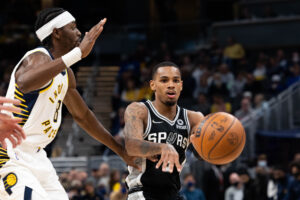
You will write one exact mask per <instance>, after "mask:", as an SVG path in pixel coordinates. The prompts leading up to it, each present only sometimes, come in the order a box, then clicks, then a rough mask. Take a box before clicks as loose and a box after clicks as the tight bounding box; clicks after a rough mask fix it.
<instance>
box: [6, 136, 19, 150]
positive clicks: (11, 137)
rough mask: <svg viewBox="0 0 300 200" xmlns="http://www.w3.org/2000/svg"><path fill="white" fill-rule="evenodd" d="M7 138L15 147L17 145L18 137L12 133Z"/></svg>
mask: <svg viewBox="0 0 300 200" xmlns="http://www.w3.org/2000/svg"><path fill="white" fill-rule="evenodd" d="M7 139H8V140H9V141H10V142H11V144H12V145H13V148H15V147H16V146H17V144H18V143H17V141H16V139H15V138H14V137H13V136H12V134H11V135H9V136H7Z"/></svg>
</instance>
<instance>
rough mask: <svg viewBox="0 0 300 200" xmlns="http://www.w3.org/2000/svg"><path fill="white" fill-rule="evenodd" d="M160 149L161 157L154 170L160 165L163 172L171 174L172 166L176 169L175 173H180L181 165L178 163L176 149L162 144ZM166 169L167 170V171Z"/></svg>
mask: <svg viewBox="0 0 300 200" xmlns="http://www.w3.org/2000/svg"><path fill="white" fill-rule="evenodd" d="M162 145H163V146H162V149H161V157H160V160H159V161H158V163H157V164H156V168H157V169H158V168H159V167H160V166H161V164H162V171H163V172H167V171H168V172H170V173H173V169H174V164H175V166H176V168H177V171H178V172H180V171H181V165H180V163H179V155H178V153H177V151H176V149H175V148H174V147H173V145H171V144H162ZM167 168H168V170H167Z"/></svg>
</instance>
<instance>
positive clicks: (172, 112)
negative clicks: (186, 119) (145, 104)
mask: <svg viewBox="0 0 300 200" xmlns="http://www.w3.org/2000/svg"><path fill="white" fill-rule="evenodd" d="M152 103H153V105H154V107H155V109H156V110H157V111H158V112H159V113H160V114H161V115H163V116H165V117H166V118H168V119H169V120H173V119H174V118H175V116H176V111H177V110H176V108H177V104H174V105H173V106H167V105H165V104H164V103H162V102H160V101H157V100H154V101H153V102H152Z"/></svg>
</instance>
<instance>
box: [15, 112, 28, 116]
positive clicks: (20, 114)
mask: <svg viewBox="0 0 300 200" xmlns="http://www.w3.org/2000/svg"><path fill="white" fill-rule="evenodd" d="M14 113H15V112H14ZM15 114H17V115H23V116H26V117H29V115H25V114H23V113H15Z"/></svg>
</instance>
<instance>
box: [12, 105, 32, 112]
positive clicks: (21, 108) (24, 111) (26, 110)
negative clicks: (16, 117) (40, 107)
mask: <svg viewBox="0 0 300 200" xmlns="http://www.w3.org/2000/svg"><path fill="white" fill-rule="evenodd" d="M13 107H15V108H19V109H20V110H22V111H24V112H28V110H24V109H23V108H20V107H18V106H13Z"/></svg>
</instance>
